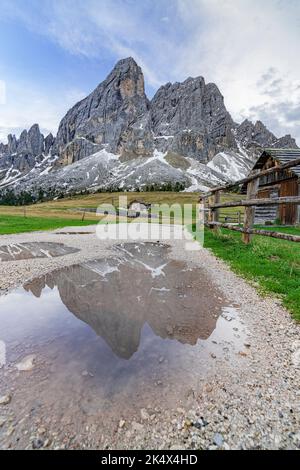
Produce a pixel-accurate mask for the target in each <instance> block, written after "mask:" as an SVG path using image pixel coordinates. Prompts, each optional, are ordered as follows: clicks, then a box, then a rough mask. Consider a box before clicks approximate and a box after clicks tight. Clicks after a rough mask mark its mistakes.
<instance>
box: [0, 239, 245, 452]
mask: <svg viewBox="0 0 300 470" xmlns="http://www.w3.org/2000/svg"><path fill="white" fill-rule="evenodd" d="M168 251H169V248H168V247H167V246H165V245H162V244H159V243H139V244H125V245H119V246H118V247H117V248H116V250H115V256H113V257H111V258H109V259H102V260H95V261H91V262H87V263H82V264H80V265H76V266H71V267H66V268H64V269H60V270H57V271H55V272H53V273H51V274H48V275H46V276H44V277H41V278H39V279H36V280H35V281H33V282H31V283H29V284H26V285H25V286H24V287H23V288H21V289H17V290H15V291H14V292H12V293H10V294H8V295H6V296H3V297H0V340H2V341H5V343H6V351H7V365H6V366H5V367H4V368H3V369H2V372H1V370H0V377H1V390H0V391H1V393H0V395H1V394H3V393H5V392H6V393H7V392H11V391H13V392H12V393H13V399H12V402H11V405H10V406H11V408H12V410H13V411H14V412H17V415H18V420H19V421H21V423H23V424H22V426H26V423H28V422H31V421H32V420H33V421H34V420H35V419H38V422H39V421H40V420H41V421H42V422H43V423H44V424H45V423H46V425H47V426H49V427H52V428H53V427H55V428H56V427H57V426H58V427H59V429H61V430H62V429H64V426H69V427H71V429H72V430H73V432H75V431H74V429H80V427H81V426H83V424H84V423H86V422H89V423H91V422H92V423H93V424H95V423H98V424H101V425H102V427H103V426H104V423H106V422H107V423H108V422H110V423H111V422H113V423H114V425H115V423H116V422H119V420H120V419H121V418H122V417H124V418H125V419H126V420H128V417H131V418H132V417H133V416H139V411H140V409H141V408H147V409H148V410H150V412H151V410H155V409H157V407H164V408H166V407H169V408H172V407H176V406H180V405H185V404H186V403H188V401H189V400H190V399H191V397H192V398H193V397H194V396H195V393H196V390H197V386H198V384H199V381H200V380H201V379H202V378H203V377H205V375H206V374H207V373H208V372H209V371H210V370H211V369H212V368H214V367H216V364H217V362H218V359H222V360H226V359H227V360H228V359H229V357H230V355H236V354H237V352H238V351H239V350H240V349H241V348H242V344H243V340H244V333H243V331H242V325H240V324H239V321H238V316H237V310H236V309H234V308H232V307H230V306H229V305H227V306H226V305H224V299H223V298H222V295H221V294H220V292H219V291H218V290H217V289H216V288H214V287H212V285H211V281H210V280H208V279H207V278H206V276H205V275H204V274H203V272H202V271H201V270H200V269H197V268H191V267H189V266H188V265H186V264H185V263H184V262H180V261H174V260H170V258H169V257H168ZM27 355H34V356H35V360H34V367H33V369H32V370H29V371H26V372H18V370H17V369H16V364H17V363H18V362H19V361H20V360H22V359H23V358H24V356H27ZM16 410H18V411H16ZM22 426H21V427H22ZM20 432H21V428H20ZM11 439H17V434H16V435H14V436H13V437H12V438H11ZM0 441H1V435H0ZM23 441H24V436H23V434H22V438H20V436H19V441H18V444H17V443H16V442H15V444H13V445H16V446H21V447H22V445H24V444H22V443H23Z"/></svg>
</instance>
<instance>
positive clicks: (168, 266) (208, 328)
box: [24, 243, 221, 359]
mask: <svg viewBox="0 0 300 470" xmlns="http://www.w3.org/2000/svg"><path fill="white" fill-rule="evenodd" d="M168 250H169V248H168V247H167V246H166V245H163V244H161V243H139V244H134V243H129V244H123V245H119V247H118V248H117V252H116V256H115V257H113V258H110V259H102V260H95V261H90V262H86V263H83V264H80V265H76V266H70V267H66V268H63V269H60V270H57V271H55V272H53V273H51V274H48V275H46V276H44V277H41V278H39V279H36V280H34V281H33V282H30V283H28V284H26V285H25V286H24V288H25V289H26V290H27V291H30V292H31V293H32V294H33V295H34V296H35V297H38V298H40V297H41V296H43V290H44V289H45V287H50V288H51V289H53V288H54V287H57V289H58V292H59V296H60V299H61V301H62V302H63V304H64V305H65V306H66V307H67V309H68V311H69V312H72V313H73V314H74V315H75V316H76V317H77V318H79V319H80V320H82V321H83V322H85V323H86V324H88V325H89V326H90V327H92V329H93V330H94V331H95V332H96V334H97V335H98V336H101V337H102V338H103V339H104V340H105V342H106V343H107V344H108V345H109V347H110V348H111V350H112V351H113V352H114V353H115V354H116V355H117V356H118V357H120V358H123V359H129V358H130V357H131V356H132V355H133V354H134V353H135V352H136V351H137V350H138V348H139V344H140V341H141V331H142V329H143V327H144V326H145V325H146V324H148V325H149V326H150V328H151V329H152V331H153V332H154V334H155V335H156V336H158V337H160V338H162V339H172V340H177V341H179V342H180V343H182V344H189V345H195V344H196V343H197V341H198V339H199V338H201V339H206V338H208V337H209V336H210V335H211V333H212V331H213V330H214V329H215V326H216V321H217V317H218V316H219V314H220V313H221V299H220V297H218V293H217V292H215V291H214V290H213V289H212V288H211V287H210V286H209V285H207V279H205V278H204V277H203V274H202V273H201V270H199V269H191V268H189V267H188V266H187V265H186V264H185V263H184V262H179V261H172V260H170V259H169V258H168V256H167V255H168Z"/></svg>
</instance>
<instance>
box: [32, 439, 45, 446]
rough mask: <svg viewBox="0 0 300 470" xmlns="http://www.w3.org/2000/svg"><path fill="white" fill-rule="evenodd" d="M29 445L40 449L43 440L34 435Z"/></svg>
mask: <svg viewBox="0 0 300 470" xmlns="http://www.w3.org/2000/svg"><path fill="white" fill-rule="evenodd" d="M31 445H32V448H33V449H40V448H41V447H44V441H43V440H42V439H40V438H39V437H36V438H34V439H33V440H32V442H31Z"/></svg>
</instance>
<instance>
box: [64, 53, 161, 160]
mask: <svg viewBox="0 0 300 470" xmlns="http://www.w3.org/2000/svg"><path fill="white" fill-rule="evenodd" d="M148 110H149V101H148V99H147V97H146V94H145V88H144V77H143V73H142V70H141V68H140V67H139V66H138V65H137V64H136V62H135V61H134V59H132V58H131V57H129V58H128V59H123V60H120V61H119V62H118V63H117V64H116V65H115V67H114V69H113V70H112V72H111V73H110V74H109V75H108V77H107V78H106V79H105V80H104V81H103V82H102V83H100V85H98V87H97V88H96V89H95V90H94V91H93V92H92V93H91V94H90V95H89V96H88V97H87V98H85V99H84V100H82V101H80V102H79V103H77V104H76V105H75V106H74V107H73V108H72V109H70V111H68V113H67V114H66V116H65V117H64V118H63V119H62V121H61V123H60V125H59V129H58V133H57V137H56V147H57V150H58V153H59V155H60V159H61V161H62V163H63V164H69V163H72V162H74V161H77V160H79V159H81V158H84V157H86V156H88V155H90V154H91V153H94V152H95V151H97V150H101V149H103V148H105V149H106V150H108V151H110V152H112V153H121V154H122V155H124V156H126V153H127V152H129V151H130V152H131V153H133V154H135V155H136V156H140V155H147V154H148V155H149V154H150V152H151V150H152V149H153V143H152V138H151V130H150V121H149V119H150V116H149V115H148ZM140 116H142V121H140ZM75 142H76V145H71V146H70V143H75ZM84 142H88V143H89V144H90V147H86V145H85V143H84ZM92 147H94V152H93V151H92Z"/></svg>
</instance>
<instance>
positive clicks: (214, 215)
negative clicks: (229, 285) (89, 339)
mask: <svg viewBox="0 0 300 470" xmlns="http://www.w3.org/2000/svg"><path fill="white" fill-rule="evenodd" d="M297 165H300V158H298V159H296V160H293V161H290V162H287V163H285V164H283V165H278V166H274V167H272V168H269V169H267V170H262V171H258V172H255V173H253V174H251V175H250V176H248V177H247V178H243V179H242V180H239V181H237V182H235V183H231V184H228V185H226V186H218V187H216V188H213V189H212V190H211V191H210V192H209V193H207V194H204V195H202V196H201V197H200V201H203V202H204V212H205V214H206V215H207V216H206V221H205V225H206V226H207V227H209V228H214V229H216V228H218V227H220V228H226V229H229V230H233V231H236V232H241V233H242V239H243V242H244V243H246V244H248V243H250V241H251V235H263V236H265V237H272V238H279V239H283V240H289V241H293V242H300V236H297V235H290V234H286V233H280V232H275V231H274V232H273V231H270V230H260V229H256V228H254V227H253V226H254V218H255V208H256V207H257V206H275V205H280V204H296V205H300V196H289V197H276V198H265V199H257V197H256V196H257V191H258V187H259V179H260V178H261V177H262V176H266V175H269V174H271V173H274V172H280V171H283V170H287V169H289V168H293V167H295V166H297ZM241 185H246V186H247V196H246V199H240V200H235V201H228V202H221V193H222V191H229V190H232V189H237V188H238V187H239V186H241ZM231 207H244V208H245V210H244V221H243V222H244V223H243V226H242V227H241V226H240V223H238V225H232V224H231V223H227V221H225V222H220V209H223V208H231Z"/></svg>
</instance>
